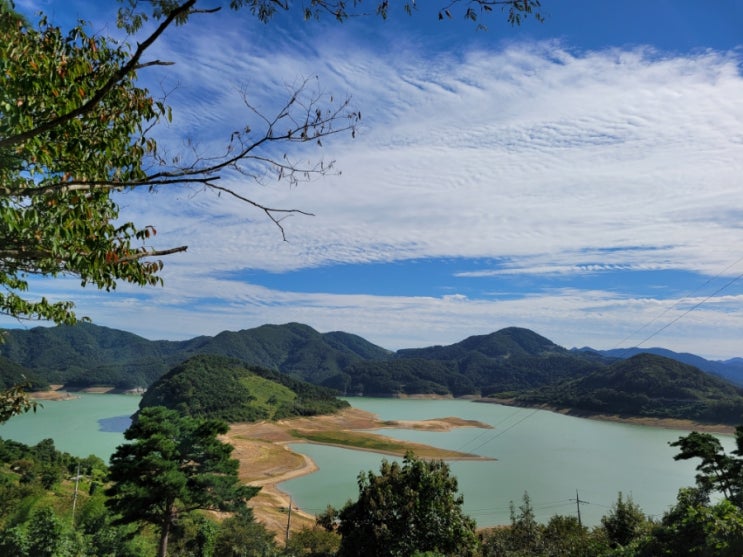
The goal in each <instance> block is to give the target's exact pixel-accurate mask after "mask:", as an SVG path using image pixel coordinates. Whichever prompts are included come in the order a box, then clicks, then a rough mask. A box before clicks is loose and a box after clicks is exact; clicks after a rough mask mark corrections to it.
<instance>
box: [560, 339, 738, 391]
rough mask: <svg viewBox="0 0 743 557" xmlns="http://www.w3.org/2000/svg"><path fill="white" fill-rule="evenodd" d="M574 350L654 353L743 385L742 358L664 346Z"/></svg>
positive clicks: (610, 354)
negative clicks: (718, 357) (708, 356)
mask: <svg viewBox="0 0 743 557" xmlns="http://www.w3.org/2000/svg"><path fill="white" fill-rule="evenodd" d="M573 350H574V351H580V352H595V353H597V354H601V355H602V356H604V357H606V358H616V359H625V358H631V357H632V356H636V355H637V354H643V353H645V354H655V355H656V356H664V357H666V358H671V359H672V360H676V361H678V362H683V363H685V364H689V365H691V366H694V367H698V368H699V369H701V370H702V371H707V372H709V373H714V374H715V375H719V376H720V377H724V378H725V379H727V380H729V381H732V382H733V383H735V384H736V385H741V386H743V358H731V359H729V360H725V361H718V360H705V359H704V358H702V357H701V356H696V355H694V354H689V353H687V352H680V353H679V352H673V351H672V350H666V349H665V348H615V349H613V350H594V349H593V348H588V347H586V348H574V349H573Z"/></svg>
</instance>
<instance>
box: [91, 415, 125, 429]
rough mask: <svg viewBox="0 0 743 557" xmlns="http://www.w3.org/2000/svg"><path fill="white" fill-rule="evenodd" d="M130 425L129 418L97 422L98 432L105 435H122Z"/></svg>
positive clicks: (122, 417) (117, 417)
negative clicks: (105, 433) (102, 432)
mask: <svg viewBox="0 0 743 557" xmlns="http://www.w3.org/2000/svg"><path fill="white" fill-rule="evenodd" d="M131 423H132V418H131V416H129V415H127V416H114V417H113V418H101V419H99V420H98V430H99V431H104V432H107V433H124V432H125V431H126V430H127V429H128V428H129V426H130V425H131Z"/></svg>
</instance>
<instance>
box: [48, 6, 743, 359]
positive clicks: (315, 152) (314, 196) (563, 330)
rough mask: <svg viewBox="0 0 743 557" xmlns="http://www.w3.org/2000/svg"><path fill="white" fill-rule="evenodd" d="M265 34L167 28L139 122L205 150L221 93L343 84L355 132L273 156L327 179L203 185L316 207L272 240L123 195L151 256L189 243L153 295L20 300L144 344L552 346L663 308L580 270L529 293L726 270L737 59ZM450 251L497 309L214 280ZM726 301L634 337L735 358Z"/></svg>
mask: <svg viewBox="0 0 743 557" xmlns="http://www.w3.org/2000/svg"><path fill="white" fill-rule="evenodd" d="M191 25H192V24H189V26H191ZM278 25H279V29H278V30H277V29H275V28H274V29H271V28H262V27H260V26H259V25H257V24H254V23H252V24H247V25H246V23H245V21H244V20H243V19H242V18H235V17H234V16H233V15H232V14H222V15H219V16H215V17H204V18H203V19H202V20H200V21H199V22H198V23H194V24H193V27H190V28H189V30H188V31H185V32H179V31H176V32H174V33H170V34H168V35H167V36H166V37H165V40H163V41H162V43H161V44H160V45H159V46H158V49H159V50H158V51H157V52H154V53H153V55H155V56H158V57H162V58H163V59H170V60H174V61H175V62H177V63H176V65H175V66H173V67H171V68H167V69H166V70H165V71H164V72H162V73H158V74H157V75H158V76H165V78H164V80H163V81H159V80H160V77H158V78H157V79H155V78H154V77H153V76H152V75H143V79H146V80H147V82H148V83H150V86H151V88H152V89H153V91H155V90H156V89H157V87H161V88H163V89H165V90H169V91H171V92H170V95H169V98H168V100H169V102H171V103H172V104H173V107H174V112H175V120H174V123H173V125H172V126H170V127H168V128H164V129H163V130H162V131H161V132H160V133H161V144H162V145H163V147H164V148H169V149H173V150H178V149H182V140H183V137H184V136H189V137H191V138H193V139H194V140H196V141H197V143H198V144H199V146H200V148H201V149H204V150H205V151H207V152H208V151H209V150H219V149H221V148H222V147H224V141H225V140H226V139H227V137H228V136H229V133H230V132H231V131H232V130H233V129H235V127H236V126H242V125H243V124H244V123H245V122H250V123H251V125H253V126H257V127H259V124H260V122H259V121H257V120H256V119H255V117H254V115H251V112H250V111H249V110H248V108H247V107H246V105H245V103H244V101H243V98H242V96H241V95H242V93H245V95H247V97H248V99H249V100H250V102H251V103H254V104H255V106H257V107H261V108H262V109H263V110H265V111H267V113H270V111H271V110H272V109H275V108H276V107H277V106H279V105H280V104H281V103H283V102H284V101H285V99H286V98H287V95H289V94H290V92H291V88H292V87H294V86H296V85H297V84H299V83H301V82H302V81H303V80H304V79H306V78H310V79H311V80H312V83H315V81H314V78H315V76H317V83H318V84H319V88H320V90H321V91H322V92H323V93H324V98H329V97H330V95H331V93H332V95H333V96H334V97H335V99H336V101H337V100H338V99H343V98H345V96H346V95H348V96H351V97H352V99H353V104H354V106H355V107H356V108H358V109H360V110H361V112H362V115H363V118H362V124H361V127H360V130H359V134H358V136H357V137H356V139H353V140H352V139H351V138H350V137H348V136H345V137H336V138H333V139H331V140H329V141H327V142H326V143H325V146H324V147H323V148H322V149H318V148H316V147H314V146H306V148H303V149H302V150H301V151H299V152H298V153H297V156H298V157H301V158H306V159H314V158H317V157H324V158H325V159H326V160H337V164H338V168H339V169H340V170H342V174H341V175H340V176H329V177H326V178H324V179H322V180H320V181H313V182H310V183H308V184H302V185H301V186H299V187H297V188H294V189H291V188H289V187H288V186H287V185H285V184H274V183H270V182H269V183H266V184H264V185H259V184H257V183H255V182H250V181H245V180H244V179H242V180H241V179H240V178H239V177H237V176H226V177H225V180H224V184H223V185H226V186H229V187H232V188H235V189H236V190H239V191H241V192H244V193H246V194H248V195H250V196H254V197H255V198H256V199H258V200H259V201H261V202H262V203H266V204H268V205H271V206H280V207H290V208H294V207H296V208H301V209H303V210H306V211H310V212H313V213H315V215H316V216H314V217H293V218H290V219H287V220H286V221H285V222H284V225H285V227H286V231H287V235H288V240H289V241H288V242H282V241H281V237H280V234H279V233H278V231H277V230H276V229H275V227H273V225H271V224H270V223H269V222H268V221H267V220H266V219H265V218H264V217H263V216H262V215H261V214H260V213H259V212H256V211H255V210H254V209H251V208H250V207H248V206H244V205H241V204H239V203H235V202H234V200H232V199H229V198H228V197H224V196H223V197H217V196H215V195H213V194H211V193H209V192H198V191H185V190H180V191H168V190H162V191H160V192H158V193H156V194H154V196H150V195H147V196H145V195H139V194H137V193H130V194H126V195H124V196H122V197H121V200H122V205H123V208H124V215H125V217H126V218H133V219H134V220H136V222H139V223H141V224H154V225H155V226H156V227H157V228H158V230H159V231H160V234H159V235H158V237H157V245H158V246H160V247H165V246H170V245H175V244H181V243H187V244H188V245H189V251H188V253H187V254H183V255H178V256H175V257H172V258H170V259H169V260H168V261H167V264H166V269H165V271H164V276H165V279H166V286H165V287H164V288H163V289H158V290H152V291H151V290H148V291H137V290H134V289H130V288H127V287H122V288H121V289H120V290H121V293H119V294H117V295H115V296H110V297H108V296H105V297H100V298H99V297H98V296H94V295H92V293H90V292H88V291H80V290H79V289H76V288H74V287H73V286H74V285H71V284H70V283H68V282H58V283H55V286H51V285H50V284H47V283H46V282H43V283H42V284H43V285H44V286H43V288H44V289H46V290H52V289H53V290H54V291H56V293H57V294H58V295H64V296H72V297H74V298H76V299H79V300H80V306H81V310H83V313H85V312H86V311H87V313H89V314H90V315H92V316H93V317H94V318H95V320H96V321H97V322H102V323H105V324H109V325H112V326H120V327H122V328H127V329H129V330H133V331H135V332H137V331H139V332H141V333H142V334H147V336H151V337H183V336H190V335H196V334H202V333H215V332H218V331H219V330H223V329H227V328H230V329H236V328H245V327H248V326H256V325H259V324H261V323H264V322H287V321H293V320H296V321H302V322H306V323H309V324H311V325H313V326H315V327H316V328H318V329H320V330H333V329H343V330H348V331H351V332H355V333H358V334H362V335H364V336H366V337H367V338H369V339H371V340H373V341H375V342H378V343H379V344H382V345H383V346H386V347H389V348H399V347H403V346H413V345H421V344H431V343H436V342H453V341H455V340H458V339H459V338H461V337H463V336H466V335H469V334H474V333H483V332H489V331H492V330H495V329H497V328H499V327H501V326H508V325H520V326H525V327H529V328H533V329H535V330H537V331H538V332H540V333H541V334H544V335H545V336H548V337H550V338H552V339H553V340H555V341H557V342H560V343H563V344H565V345H573V344H579V343H582V344H592V343H593V344H595V345H597V346H600V347H610V346H609V345H611V344H612V343H613V342H615V341H616V340H621V339H623V338H624V337H625V336H626V335H628V334H631V333H632V332H634V331H636V330H638V329H641V328H642V326H643V325H645V324H647V323H648V322H651V321H652V319H653V318H654V316H656V315H657V314H658V312H659V311H663V310H665V309H668V308H669V307H670V308H674V304H675V303H676V301H677V300H675V299H664V298H665V297H664V295H663V293H662V292H658V291H655V292H653V293H652V294H651V293H650V292H648V294H647V296H645V297H635V294H629V293H627V292H623V291H622V289H621V287H619V286H617V287H613V288H607V287H606V286H605V285H600V284H598V283H597V286H596V288H594V289H577V288H576V289H560V290H548V289H547V287H545V286H544V285H541V286H538V287H536V288H531V287H533V286H534V285H535V284H536V282H537V281H539V280H540V277H543V276H554V275H563V276H571V275H573V276H587V275H596V276H601V275H602V274H604V273H615V274H616V273H617V272H620V271H621V272H626V273H627V274H628V276H629V275H630V274H632V273H633V272H636V271H648V270H679V271H685V272H688V273H694V274H695V275H697V276H702V277H703V276H716V275H718V274H720V273H721V272H722V274H723V275H725V276H727V277H733V276H735V275H737V274H738V273H740V272H741V268H740V266H738V267H735V266H731V263H734V262H736V261H738V260H739V258H741V257H743V252H742V251H741V250H740V248H739V247H738V246H743V227H741V224H740V223H741V215H742V214H743V203H742V202H741V199H743V198H742V197H741V190H740V176H741V175H743V132H741V130H742V129H743V103H740V99H741V98H743V76H741V72H740V67H741V55H740V52H719V51H705V52H698V53H693V54H668V53H664V52H658V51H655V50H653V49H652V48H650V47H634V48H632V49H618V48H617V49H608V50H600V51H578V50H575V49H573V48H572V47H571V45H566V44H562V43H560V42H557V41H543V42H530V41H522V42H510V43H504V45H503V46H502V47H499V48H489V49H485V48H483V47H482V46H479V47H477V48H475V47H463V48H461V49H458V50H456V51H446V52H441V51H439V52H430V51H427V50H424V49H422V48H421V47H420V45H419V44H417V43H416V42H415V40H412V39H410V40H403V39H399V38H398V37H393V36H391V35H387V36H386V37H385V38H386V39H388V40H387V41H386V42H384V41H379V42H377V43H374V44H371V43H370V42H369V40H368V38H367V39H365V40H356V38H355V37H354V36H353V34H354V29H353V27H352V26H350V27H324V28H323V29H322V30H323V33H324V34H322V35H320V33H317V34H313V32H312V31H311V30H310V31H303V32H298V33H296V34H294V35H289V34H282V33H281V32H280V31H281V24H278ZM328 29H330V31H328ZM382 32H384V31H382ZM176 85H177V87H176ZM276 153H278V152H274V154H276ZM452 256H453V257H460V258H477V259H498V261H500V263H501V264H500V265H498V266H497V267H493V268H492V269H478V270H476V271H464V272H462V273H460V274H459V275H457V276H459V277H479V278H482V279H484V278H485V277H491V278H492V281H490V282H488V284H487V285H486V286H485V287H484V291H496V290H497V289H498V288H499V283H498V279H499V277H502V276H504V275H519V276H523V277H524V291H523V292H522V293H521V294H520V295H518V296H514V297H513V299H509V300H504V299H498V300H488V299H486V297H485V296H483V297H482V298H478V299H473V298H471V297H468V296H465V295H464V294H462V293H460V292H456V291H453V292H449V293H448V294H447V295H442V296H441V297H430V296H399V297H394V296H371V295H367V296H364V295H339V294H334V290H333V285H332V282H329V283H328V285H327V288H326V289H324V290H323V291H320V292H316V293H313V294H307V293H298V292H293V291H291V289H288V290H284V291H279V290H276V289H271V288H266V287H258V286H255V285H251V284H250V283H249V282H246V280H245V278H244V275H241V277H242V278H241V279H240V280H237V279H235V280H229V279H226V278H225V276H228V275H226V274H225V273H230V272H236V271H245V270H250V269H255V270H267V271H272V272H288V271H292V270H298V269H305V268H317V267H323V266H329V265H334V264H338V263H355V264H359V265H363V264H365V263H370V262H393V261H406V260H413V259H426V258H439V257H452ZM379 280H382V281H383V280H385V279H384V277H383V276H382V277H380V278H379ZM692 286H693V285H692ZM68 287H69V288H70V290H67V288H68ZM530 288H531V289H530ZM737 292H740V289H738V290H735V289H732V290H728V291H725V292H723V294H728V296H727V297H726V298H715V299H714V300H710V301H708V303H706V304H704V305H703V306H702V307H700V308H699V309H698V310H695V311H694V312H693V315H690V316H688V317H685V318H684V320H683V322H681V323H678V324H677V325H676V326H674V331H675V335H674V336H666V337H664V338H659V339H658V343H659V344H664V345H666V346H668V347H669V348H674V349H685V350H692V349H696V350H698V351H699V352H701V353H706V354H715V353H719V354H728V355H734V354H736V353H737V352H739V348H738V346H737V345H736V339H737V337H738V335H737V332H739V331H740V330H741V326H743V321H742V320H743V318H741V317H739V315H741V314H743V312H740V311H739V310H740V309H741V308H742V307H743V305H742V302H743V296H741V295H738V294H737ZM702 294H703V295H704V293H702ZM703 295H702V297H703ZM685 303H687V304H688V303H693V299H689V300H686V302H685ZM731 308H734V309H737V310H738V311H731ZM681 311H683V309H682V308H681V307H676V308H674V309H672V310H670V311H669V313H668V315H667V316H666V317H667V318H668V319H669V320H670V319H672V318H673V316H675V315H678V313H679V312H681ZM143 312H144V313H145V314H146V315H147V316H148V318H147V319H141V318H140V316H141V315H142V313H143ZM725 331H727V332H725ZM638 336H639V337H642V333H640V334H639V335H636V336H635V337H633V338H631V339H630V342H636V341H637V340H638V338H637V337H638ZM710 339H716V340H715V341H714V342H712V341H711V340H710Z"/></svg>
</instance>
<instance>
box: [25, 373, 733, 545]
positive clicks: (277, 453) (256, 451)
mask: <svg viewBox="0 0 743 557" xmlns="http://www.w3.org/2000/svg"><path fill="white" fill-rule="evenodd" d="M110 391H111V389H110V388H104V387H101V388H92V389H85V390H81V391H72V392H68V391H66V390H63V389H62V386H61V385H53V386H52V389H51V390H49V391H43V392H34V393H31V396H32V398H34V399H35V400H39V401H44V400H72V399H76V398H79V394H78V393H79V392H88V393H106V392H110ZM474 400H475V401H476V402H483V403H496V404H504V405H508V406H520V405H516V404H514V403H513V401H511V400H494V399H474ZM526 408H537V407H534V406H528V407H526ZM538 408H539V409H542V410H548V411H552V412H556V413H560V414H566V415H571V416H576V417H580V418H584V419H592V420H601V421H611V422H620V423H628V424H634V425H640V426H651V427H659V428H665V429H674V430H679V431H684V430H686V431H704V432H710V433H722V434H731V433H733V432H734V431H735V428H734V427H733V426H728V425H721V424H699V423H695V422H692V421H690V420H678V419H668V418H663V419H661V418H643V417H625V416H619V415H605V414H592V413H586V412H576V411H572V410H569V409H560V408H551V407H547V406H539V407H538ZM456 427H479V428H489V429H492V426H490V425H488V424H485V423H481V422H476V421H471V420H464V419H462V418H458V417H446V418H438V419H431V420H422V421H404V420H399V421H382V420H380V419H379V418H378V417H377V416H376V415H375V414H372V413H370V412H366V411H364V410H360V409H358V408H346V409H344V410H342V411H340V412H338V413H337V414H332V415H325V416H314V417H310V418H293V419H288V420H281V421H278V422H258V423H236V424H231V425H230V430H229V432H228V433H227V434H226V435H225V436H224V437H225V440H226V441H227V442H229V443H230V444H231V445H232V446H233V447H234V452H233V457H234V458H236V459H238V461H239V462H240V469H239V474H240V479H241V480H242V481H244V482H245V483H247V484H250V485H254V486H260V487H261V491H260V492H259V494H258V495H257V496H256V497H254V498H253V499H251V501H250V506H251V508H252V509H253V512H254V514H255V517H256V519H257V520H258V521H259V522H261V523H263V524H264V525H265V526H266V527H267V528H268V529H269V530H270V531H272V532H274V533H275V534H276V536H277V539H278V540H279V541H283V540H284V537H285V535H286V531H287V525H288V520H289V513H288V508H289V505H290V497H289V495H288V494H286V493H284V492H283V491H281V490H280V489H279V487H278V485H279V484H280V483H282V482H284V481H287V480H290V479H293V478H297V477H300V476H305V475H307V474H311V473H312V472H314V471H316V470H317V469H318V467H317V465H316V464H315V462H313V461H312V459H310V458H309V457H307V456H305V455H302V454H300V453H296V452H294V451H292V450H291V449H289V447H288V444H289V443H302V442H308V441H306V440H303V439H300V438H298V437H297V436H296V435H295V434H293V433H292V431H300V432H304V433H317V432H362V431H364V432H368V431H369V430H380V429H385V428H402V429H419V430H427V431H447V430H450V429H452V428H456ZM364 435H370V436H373V437H376V438H379V439H380V440H390V441H395V442H397V443H401V442H399V441H397V440H392V439H390V438H388V437H385V436H383V435H378V434H369V433H364ZM310 442H312V443H315V444H327V445H334V446H339V447H342V448H345V449H351V450H364V451H367V452H377V453H381V454H385V455H393V456H400V455H401V454H402V453H403V452H404V451H388V450H378V449H374V448H365V447H364V448H362V447H352V446H348V445H342V444H336V443H320V442H317V441H310ZM403 444H404V445H405V446H406V447H408V448H411V449H413V450H414V451H415V453H416V454H417V455H419V456H421V457H422V458H443V459H445V460H454V459H478V460H480V459H482V458H483V457H478V456H477V455H466V454H457V455H452V454H450V453H449V454H447V453H446V452H444V451H442V450H441V449H436V448H435V447H430V446H427V445H421V444H414V443H403ZM356 472H357V473H358V472H361V470H358V471H356ZM314 524H315V516H314V515H313V514H310V513H307V512H305V511H303V510H301V509H300V508H298V507H297V506H296V505H294V504H292V512H291V524H290V529H291V531H298V530H300V529H302V528H304V527H311V526H313V525H314Z"/></svg>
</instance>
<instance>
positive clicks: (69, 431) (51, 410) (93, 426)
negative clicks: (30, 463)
mask: <svg viewBox="0 0 743 557" xmlns="http://www.w3.org/2000/svg"><path fill="white" fill-rule="evenodd" d="M75 396H78V395H77V394H76V395H75ZM140 400H141V397H139V396H135V395H112V394H80V395H79V397H78V398H72V399H68V400H43V401H41V404H42V407H39V408H38V409H37V410H36V413H35V414H34V413H33V412H29V413H26V414H21V415H20V416H15V417H13V418H11V419H10V420H8V421H7V422H6V423H5V424H0V437H3V438H5V439H14V440H16V441H21V442H22V443H26V444H27V445H35V444H36V443H38V442H39V441H41V440H42V439H53V440H54V445H55V446H56V447H57V449H58V450H60V451H64V452H67V453H70V454H71V455H75V456H81V457H85V456H88V455H91V454H94V455H96V456H99V457H101V458H102V459H103V460H104V461H106V462H108V458H109V457H110V456H111V454H112V453H113V452H114V450H115V449H116V447H118V446H119V445H121V444H122V443H124V442H125V441H126V440H125V439H124V433H123V432H124V431H125V430H126V428H127V427H129V424H130V423H131V420H130V419H129V417H130V416H131V415H132V414H134V413H135V412H136V411H137V410H139V401H140Z"/></svg>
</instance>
